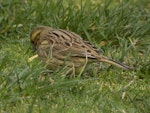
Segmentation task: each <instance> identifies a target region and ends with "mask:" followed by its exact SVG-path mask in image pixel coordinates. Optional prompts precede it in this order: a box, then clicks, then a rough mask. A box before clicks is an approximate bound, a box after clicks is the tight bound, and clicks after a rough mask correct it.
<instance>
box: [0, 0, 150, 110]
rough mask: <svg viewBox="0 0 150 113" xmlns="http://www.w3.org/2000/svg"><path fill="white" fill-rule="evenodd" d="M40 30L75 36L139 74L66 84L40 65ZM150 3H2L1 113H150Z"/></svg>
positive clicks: (110, 69)
mask: <svg viewBox="0 0 150 113" xmlns="http://www.w3.org/2000/svg"><path fill="white" fill-rule="evenodd" d="M38 25H45V26H51V27H53V28H61V29H67V30H71V31H73V32H75V33H77V34H79V35H80V36H82V38H83V39H85V40H87V41H90V42H91V43H92V44H93V45H95V46H96V47H97V48H98V49H100V50H101V51H103V54H104V55H106V56H108V57H111V58H113V59H114V60H117V61H120V62H123V63H125V64H128V65H129V66H132V67H135V68H136V70H135V71H129V70H123V69H120V68H118V67H115V66H111V65H109V64H105V63H102V68H101V69H99V68H97V67H96V66H95V65H94V64H93V65H91V69H90V71H88V72H84V73H83V75H87V76H86V77H73V78H70V79H68V78H66V77H65V75H63V76H62V72H64V68H63V67H62V68H60V69H57V71H55V72H53V73H51V74H50V77H49V76H46V78H45V79H44V80H42V81H41V75H42V74H43V73H49V72H50V71H51V70H48V69H46V68H45V64H44V63H42V62H41V61H40V59H38V58H36V59H34V60H32V61H31V62H29V61H28V59H29V58H30V57H32V56H33V55H35V54H36V53H33V51H32V47H31V45H30V32H31V31H32V29H33V28H35V27H36V26H38ZM149 111H150V2H149V0H87V1H86V0H74V1H73V0H45V1H42V0H36V1H35V0H22V1H21V0H0V113H26V112H27V113H61V112H62V113H148V112H149Z"/></svg>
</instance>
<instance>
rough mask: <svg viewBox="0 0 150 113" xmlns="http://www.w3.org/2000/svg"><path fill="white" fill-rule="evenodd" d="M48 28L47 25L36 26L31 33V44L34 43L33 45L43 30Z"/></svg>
mask: <svg viewBox="0 0 150 113" xmlns="http://www.w3.org/2000/svg"><path fill="white" fill-rule="evenodd" d="M46 28H47V27H45V26H39V27H36V28H35V29H33V31H32V32H31V34H30V42H31V44H33V45H35V44H36V42H37V40H38V39H39V37H40V34H41V32H42V31H43V30H44V29H46Z"/></svg>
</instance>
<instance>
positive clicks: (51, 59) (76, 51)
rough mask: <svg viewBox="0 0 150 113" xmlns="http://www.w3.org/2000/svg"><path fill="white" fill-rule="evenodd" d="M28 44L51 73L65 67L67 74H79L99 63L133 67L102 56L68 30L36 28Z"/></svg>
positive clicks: (87, 42)
mask: <svg viewBox="0 0 150 113" xmlns="http://www.w3.org/2000/svg"><path fill="white" fill-rule="evenodd" d="M30 42H31V45H32V46H33V48H34V50H35V51H36V52H37V55H38V57H39V58H40V59H41V60H42V61H43V62H44V63H45V64H46V67H47V68H48V69H50V70H53V71H55V70H56V69H58V68H59V67H62V66H66V67H67V68H66V69H67V70H71V71H69V72H68V74H70V73H74V74H79V73H80V74H81V73H82V72H83V70H84V69H86V67H87V66H88V65H89V64H91V63H101V62H105V63H108V64H111V65H115V66H118V67H120V68H122V69H125V70H133V67H130V66H128V65H126V64H124V63H121V62H118V61H115V60H113V59H111V58H109V57H107V56H104V55H103V54H102V52H101V51H100V50H99V49H97V48H96V47H95V46H94V45H93V44H91V43H90V42H89V41H86V40H84V39H83V38H82V37H81V36H80V35H78V34H76V33H74V32H72V31H69V30H63V29H54V28H52V27H49V26H38V27H36V28H34V29H33V30H32V32H31V34H30Z"/></svg>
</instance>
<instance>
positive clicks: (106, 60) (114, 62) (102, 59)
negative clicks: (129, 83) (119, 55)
mask: <svg viewBox="0 0 150 113" xmlns="http://www.w3.org/2000/svg"><path fill="white" fill-rule="evenodd" d="M98 61H99V62H106V63H109V64H112V65H115V66H118V67H120V68H123V69H129V70H135V69H134V68H133V67H130V66H127V65H125V64H123V63H120V62H118V61H114V60H113V59H110V58H107V57H99V58H98Z"/></svg>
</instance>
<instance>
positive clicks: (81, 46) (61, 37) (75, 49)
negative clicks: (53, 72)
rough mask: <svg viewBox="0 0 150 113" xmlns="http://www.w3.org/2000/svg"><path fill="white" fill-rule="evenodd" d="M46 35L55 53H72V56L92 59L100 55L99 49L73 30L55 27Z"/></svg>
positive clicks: (65, 54) (64, 54)
mask: <svg viewBox="0 0 150 113" xmlns="http://www.w3.org/2000/svg"><path fill="white" fill-rule="evenodd" d="M46 37H47V38H48V39H49V40H50V42H51V45H52V49H53V53H55V55H56V54H57V55H63V56H67V55H68V54H70V56H71V57H84V58H85V57H88V58H91V59H93V58H94V59H95V58H96V56H97V55H98V49H96V48H95V47H94V46H93V45H91V44H90V43H89V42H87V41H84V40H83V39H82V38H81V37H80V36H79V35H77V34H75V33H73V32H70V31H67V30H61V29H57V30H55V29H53V30H49V32H48V33H46V34H45V38H46Z"/></svg>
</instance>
